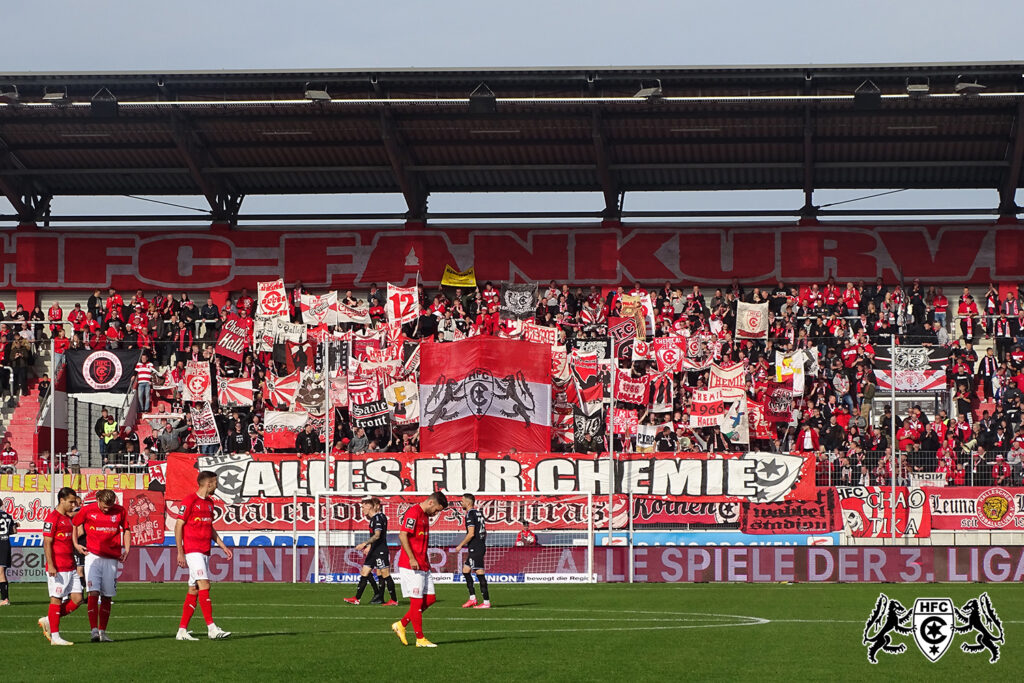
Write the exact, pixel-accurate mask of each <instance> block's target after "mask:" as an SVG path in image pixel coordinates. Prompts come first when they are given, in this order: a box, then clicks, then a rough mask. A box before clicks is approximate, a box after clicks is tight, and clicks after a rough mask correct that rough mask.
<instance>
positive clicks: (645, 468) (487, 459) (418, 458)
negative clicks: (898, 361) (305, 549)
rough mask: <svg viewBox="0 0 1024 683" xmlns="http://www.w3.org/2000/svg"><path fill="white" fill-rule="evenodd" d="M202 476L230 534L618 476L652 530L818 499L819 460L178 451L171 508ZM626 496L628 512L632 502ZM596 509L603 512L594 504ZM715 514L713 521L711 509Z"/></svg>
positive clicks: (172, 466) (601, 490) (598, 489)
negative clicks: (444, 497)
mask: <svg viewBox="0 0 1024 683" xmlns="http://www.w3.org/2000/svg"><path fill="white" fill-rule="evenodd" d="M200 470H209V471H213V472H216V473H217V475H218V487H217V496H218V497H219V498H220V499H221V500H222V501H223V502H224V503H225V506H224V508H223V510H222V512H221V513H220V514H221V518H219V519H223V520H224V523H225V524H226V525H227V526H225V527H223V528H231V529H290V528H291V519H292V514H293V512H292V508H293V506H292V496H295V495H297V496H299V497H300V499H301V498H306V501H305V503H301V501H300V503H301V505H300V509H299V510H298V511H297V512H295V514H297V515H298V520H299V524H300V528H302V529H309V528H312V526H311V525H312V523H313V516H312V510H311V508H310V507H309V505H310V503H309V500H308V498H309V496H311V495H313V494H316V493H327V492H329V491H332V490H333V491H344V492H352V491H356V492H361V493H360V495H362V493H366V494H372V495H379V496H381V497H388V496H393V495H396V494H402V493H411V492H414V491H432V490H437V489H442V490H446V491H452V492H464V491H472V492H476V491H491V492H494V491H504V492H509V493H524V492H526V493H528V492H530V491H547V492H559V494H560V495H564V496H566V497H568V498H570V499H571V498H573V496H574V494H580V493H588V492H589V493H593V494H595V496H596V497H600V496H605V501H606V500H607V495H608V493H609V491H608V482H609V475H611V478H612V479H613V480H614V484H615V491H614V492H615V493H618V494H623V493H624V492H627V491H632V492H633V494H634V495H635V496H638V497H641V498H642V499H643V500H644V501H645V502H643V503H642V504H637V505H638V506H639V507H638V510H640V511H641V512H642V514H641V515H640V521H641V522H643V521H646V522H647V523H661V522H665V521H668V518H667V517H666V515H670V514H673V513H683V512H685V513H687V514H692V513H693V511H694V508H692V507H680V506H679V505H678V504H680V503H687V504H696V503H722V504H725V503H730V504H737V503H741V502H743V501H755V502H770V501H783V500H815V499H816V493H817V491H816V489H815V487H814V462H813V460H812V459H809V458H805V457H804V456H796V455H781V454H773V453H743V454H727V455H708V454H706V453H682V454H679V453H651V454H644V456H643V457H639V456H636V455H630V456H622V457H620V458H618V459H617V461H616V463H615V471H614V472H612V473H609V463H608V460H607V459H605V458H595V457H593V456H587V455H583V454H578V453H519V454H516V459H515V460H513V459H511V458H510V457H509V456H507V455H503V454H496V453H481V454H476V453H465V454H462V453H450V454H441V455H425V454H420V453H394V454H372V455H366V456H352V457H349V458H345V459H332V461H331V469H330V471H328V464H327V462H326V461H325V460H324V458H323V456H320V455H317V456H307V455H298V454H258V453H254V454H232V455H218V456H197V455H194V454H186V453H175V454H171V455H170V456H169V457H168V460H167V493H166V498H167V500H168V501H171V502H173V501H178V500H181V499H182V498H184V497H185V496H186V495H188V494H189V493H191V492H192V491H194V490H195V487H196V483H195V482H196V474H197V473H198V472H199V471H200ZM358 497H359V496H358V495H357V496H354V497H352V501H351V502H353V503H356V502H358ZM621 498H622V499H623V500H622V501H621V504H622V505H623V506H624V504H625V496H624V495H622V496H621ZM539 499H543V498H540V497H539ZM543 500H547V499H543ZM673 503H675V504H673ZM575 504H577V505H582V504H583V503H581V501H580V500H576V501H575ZM595 504H600V505H604V503H603V502H600V501H597V500H596V498H595ZM302 505H305V506H306V507H305V508H303V507H302ZM600 509H603V508H601V507H599V508H598V510H600ZM623 512H625V508H623ZM595 514H599V513H595ZM707 514H708V515H713V514H714V513H713V512H712V509H711V508H708V509H707ZM626 518H628V515H625V514H623V519H624V520H625V519H626ZM538 521H540V520H538ZM722 521H725V520H724V519H723V520H722ZM562 523H567V522H566V520H562Z"/></svg>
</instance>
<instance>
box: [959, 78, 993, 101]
mask: <svg viewBox="0 0 1024 683" xmlns="http://www.w3.org/2000/svg"><path fill="white" fill-rule="evenodd" d="M985 87H986V86H984V85H982V84H980V83H978V79H977V78H973V79H972V78H969V77H967V76H957V77H956V85H954V86H953V92H955V93H956V94H957V95H963V96H964V97H967V96H969V95H980V94H981V93H982V92H984V90H985Z"/></svg>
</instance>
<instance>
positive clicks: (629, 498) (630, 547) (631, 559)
mask: <svg viewBox="0 0 1024 683" xmlns="http://www.w3.org/2000/svg"><path fill="white" fill-rule="evenodd" d="M627 500H628V502H629V508H628V510H629V582H630V583H633V487H632V486H630V489H629V496H628V498H627Z"/></svg>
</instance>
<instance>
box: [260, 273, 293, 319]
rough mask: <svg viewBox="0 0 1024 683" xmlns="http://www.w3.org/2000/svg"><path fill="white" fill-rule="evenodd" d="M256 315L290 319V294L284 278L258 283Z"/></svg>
mask: <svg viewBox="0 0 1024 683" xmlns="http://www.w3.org/2000/svg"><path fill="white" fill-rule="evenodd" d="M256 289H257V294H256V296H257V299H256V317H257V318H279V319H282V320H288V294H287V292H285V290H284V280H273V281H271V282H258V283H256Z"/></svg>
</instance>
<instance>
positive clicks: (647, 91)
mask: <svg viewBox="0 0 1024 683" xmlns="http://www.w3.org/2000/svg"><path fill="white" fill-rule="evenodd" d="M661 96H662V90H661V79H660V78H659V79H658V80H657V82H656V84H655V85H650V86H647V85H644V83H643V81H641V82H640V89H639V90H637V91H636V95H633V97H641V98H643V99H645V100H658V99H661Z"/></svg>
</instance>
